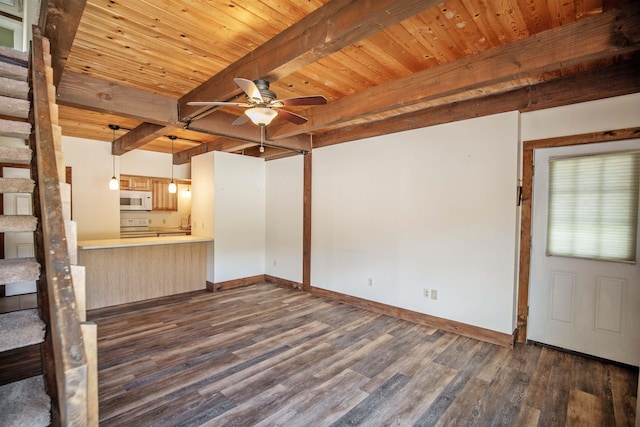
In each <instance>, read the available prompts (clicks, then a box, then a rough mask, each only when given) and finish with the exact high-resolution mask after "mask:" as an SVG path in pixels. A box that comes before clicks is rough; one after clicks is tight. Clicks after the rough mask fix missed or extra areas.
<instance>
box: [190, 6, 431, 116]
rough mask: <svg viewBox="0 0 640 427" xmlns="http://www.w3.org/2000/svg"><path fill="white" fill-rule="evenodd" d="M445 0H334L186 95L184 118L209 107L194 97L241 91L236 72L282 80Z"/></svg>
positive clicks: (204, 98)
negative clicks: (238, 86) (201, 104)
mask: <svg viewBox="0 0 640 427" xmlns="http://www.w3.org/2000/svg"><path fill="white" fill-rule="evenodd" d="M439 3H440V0H404V1H397V0H377V1H372V0H333V1H330V2H328V3H326V4H325V5H324V6H322V7H320V8H318V9H317V10H315V11H314V12H313V13H311V14H309V15H307V16H306V17H305V18H303V19H301V20H300V21H298V22H297V23H295V24H294V25H292V26H291V27H289V28H287V29H286V30H285V31H283V32H282V33H280V34H278V35H277V36H275V37H273V38H272V39H271V40H269V41H267V42H266V43H264V44H262V45H261V46H259V47H258V48H256V49H255V50H254V51H252V52H251V53H249V54H248V55H246V56H244V57H243V58H241V59H240V60H238V61H236V62H235V63H234V64H232V65H230V66H229V67H227V68H226V69H225V70H224V71H222V72H220V73H218V74H216V75H215V76H214V77H212V78H211V79H209V80H207V81H206V82H204V83H202V84H201V85H200V86H198V87H197V88H195V89H193V90H192V91H190V92H189V93H187V94H186V95H184V96H183V97H182V98H180V100H179V103H178V104H179V109H180V118H181V120H183V121H188V120H189V119H191V118H193V117H195V116H197V115H198V114H200V113H201V112H202V111H204V110H205V109H206V108H202V107H194V106H189V105H187V103H188V102H190V101H224V100H227V99H230V98H232V97H234V96H235V95H237V94H238V93H239V89H238V88H237V86H236V85H235V83H234V82H233V78H234V77H244V78H248V79H252V80H253V79H257V78H266V79H267V80H270V81H272V82H273V81H276V80H279V79H281V78H282V77H284V76H287V75H289V74H291V73H293V72H294V71H297V70H299V69H301V68H303V67H304V66H306V65H309V64H312V63H314V62H316V61H318V60H319V59H321V58H324V57H326V56H328V55H330V54H332V53H334V52H337V51H339V50H341V49H343V48H344V47H347V46H350V45H352V44H353V43H355V42H357V41H358V40H362V39H365V38H367V37H369V36H371V35H373V34H375V33H377V32H379V31H382V30H383V29H385V28H387V27H390V26H392V25H395V24H397V23H398V22H401V21H403V20H405V19H407V18H409V17H411V16H414V15H416V14H417V13H420V12H422V11H424V10H426V9H429V8H431V7H434V6H436V5H438V4H439Z"/></svg>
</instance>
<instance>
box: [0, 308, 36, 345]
mask: <svg viewBox="0 0 640 427" xmlns="http://www.w3.org/2000/svg"><path fill="white" fill-rule="evenodd" d="M44 329H45V325H44V323H43V322H42V320H41V319H40V316H39V315H38V310H37V309H35V308H33V309H29V310H20V311H12V312H10V313H2V314H0V351H7V350H13V349H15V348H22V347H26V346H29V345H33V344H38V343H41V342H42V341H44Z"/></svg>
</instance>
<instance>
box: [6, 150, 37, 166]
mask: <svg viewBox="0 0 640 427" xmlns="http://www.w3.org/2000/svg"><path fill="white" fill-rule="evenodd" d="M31 155H32V153H31V149H30V148H26V147H25V148H20V147H0V163H19V164H23V165H27V164H29V163H31Z"/></svg>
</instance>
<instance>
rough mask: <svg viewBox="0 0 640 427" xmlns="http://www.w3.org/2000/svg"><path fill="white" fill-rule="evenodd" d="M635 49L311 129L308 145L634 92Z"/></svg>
mask: <svg viewBox="0 0 640 427" xmlns="http://www.w3.org/2000/svg"><path fill="white" fill-rule="evenodd" d="M639 69H640V55H635V56H634V57H633V58H632V59H631V60H629V61H625V62H623V63H621V64H614V65H611V66H608V67H605V68H601V69H598V70H594V71H590V72H587V73H581V74H575V75H570V76H566V77H563V78H561V79H557V80H553V81H549V82H544V83H539V84H537V85H532V86H529V87H526V88H520V89H516V90H513V91H510V92H506V93H502V94H496V95H490V96H486V97H483V98H478V99H471V100H467V101H463V102H455V103H452V104H447V105H441V106H438V107H434V108H428V109H425V110H420V111H416V112H411V113H406V114H402V115H399V116H395V117H392V118H388V119H384V120H378V121H375V122H370V123H365V124H359V125H353V126H346V127H343V128H339V129H336V130H333V131H329V132H325V133H320V134H317V135H314V138H313V147H314V148H319V147H326V146H329V145H334V144H340V143H343V142H348V141H354V140H359V139H364V138H370V137H374V136H379V135H385V134H390V133H394V132H400V131H404V130H411V129H418V128H422V127H426V126H434V125H438V124H443V123H450V122H454V121H459V120H466V119H472V118H476V117H483V116H488V115H491V114H498V113H503V112H507V111H514V110H519V111H521V112H525V111H536V110H541V109H545V108H553V107H559V106H563V105H569V104H574V103H578V102H587V101H593V100H596V99H602V98H609V97H613V96H620V95H626V94H630V93H637V92H640V73H638V70H639Z"/></svg>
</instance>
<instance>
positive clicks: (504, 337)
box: [311, 286, 516, 348]
mask: <svg viewBox="0 0 640 427" xmlns="http://www.w3.org/2000/svg"><path fill="white" fill-rule="evenodd" d="M311 295H314V296H318V297H322V298H329V299H332V300H336V301H340V302H343V303H345V304H350V305H354V306H356V307H360V308H364V309H366V310H369V311H373V312H375V313H380V314H386V315H389V316H393V317H397V318H399V319H402V320H408V321H410V322H413V323H418V324H421V325H425V326H431V327H434V328H438V329H441V330H443V331H447V332H452V333H454V334H458V335H463V336H465V337H469V338H473V339H477V340H480V341H485V342H488V343H491V344H497V345H500V346H503V347H509V348H513V343H514V340H515V336H516V332H515V331H514V332H513V333H512V334H505V333H502V332H497V331H492V330H490V329H485V328H481V327H479V326H473V325H468V324H466V323H461V322H456V321H454V320H449V319H444V318H442V317H436V316H431V315H429V314H424V313H418V312H416V311H411V310H407V309H404V308H400V307H394V306H392V305H387V304H383V303H379V302H375V301H370V300H367V299H363V298H359V297H354V296H351V295H346V294H341V293H339V292H334V291H329V290H327V289H322V288H317V287H315V286H312V287H311Z"/></svg>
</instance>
